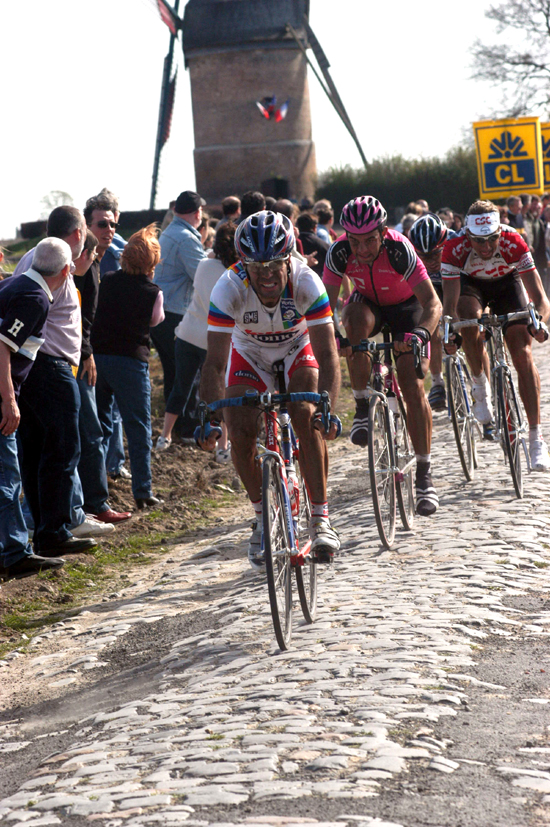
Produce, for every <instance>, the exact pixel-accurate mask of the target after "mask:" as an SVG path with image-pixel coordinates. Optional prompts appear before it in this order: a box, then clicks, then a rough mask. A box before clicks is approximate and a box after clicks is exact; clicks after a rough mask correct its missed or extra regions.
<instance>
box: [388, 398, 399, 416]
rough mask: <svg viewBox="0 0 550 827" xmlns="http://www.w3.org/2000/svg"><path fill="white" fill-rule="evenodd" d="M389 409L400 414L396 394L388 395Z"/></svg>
mask: <svg viewBox="0 0 550 827" xmlns="http://www.w3.org/2000/svg"><path fill="white" fill-rule="evenodd" d="M388 408H389V409H390V411H391V412H392V413H394V414H396V413H399V405H398V404H397V396H396V395H395V394H388Z"/></svg>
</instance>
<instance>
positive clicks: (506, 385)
mask: <svg viewBox="0 0 550 827" xmlns="http://www.w3.org/2000/svg"><path fill="white" fill-rule="evenodd" d="M497 395H498V409H499V419H500V435H501V440H502V447H503V450H504V454H505V456H506V458H507V460H508V466H509V468H510V474H511V475H512V482H513V484H514V491H515V492H516V497H519V498H520V499H521V498H522V497H523V480H522V477H521V451H522V444H521V412H520V408H519V403H518V398H517V396H516V389H515V388H514V385H513V383H512V378H511V376H510V374H509V373H508V372H507V371H506V370H505V369H504V368H499V369H498V373H497Z"/></svg>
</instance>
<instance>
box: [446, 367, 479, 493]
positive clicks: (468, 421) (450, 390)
mask: <svg viewBox="0 0 550 827" xmlns="http://www.w3.org/2000/svg"><path fill="white" fill-rule="evenodd" d="M445 374H446V379H447V394H448V399H449V410H450V413H451V422H452V423H453V431H454V435H455V440H456V447H457V449H458V456H459V459H460V464H461V465H462V470H463V471H464V476H465V477H466V479H467V480H468V482H470V481H471V480H472V479H473V477H474V472H475V444H474V440H475V433H474V424H473V422H472V418H471V416H469V414H468V404H467V402H466V398H465V393H466V390H465V387H464V388H463V386H462V381H461V377H460V369H459V367H458V365H457V363H456V359H454V358H453V357H452V356H448V357H447V359H446V362H445Z"/></svg>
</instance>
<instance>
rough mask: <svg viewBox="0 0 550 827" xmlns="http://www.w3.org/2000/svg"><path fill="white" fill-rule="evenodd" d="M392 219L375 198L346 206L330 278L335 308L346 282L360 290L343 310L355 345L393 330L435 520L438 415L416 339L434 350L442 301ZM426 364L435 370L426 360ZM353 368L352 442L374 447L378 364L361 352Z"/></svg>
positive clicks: (423, 493)
mask: <svg viewBox="0 0 550 827" xmlns="http://www.w3.org/2000/svg"><path fill="white" fill-rule="evenodd" d="M386 222H387V213H386V210H385V209H384V207H383V206H382V204H380V202H379V201H378V200H377V199H376V198H374V197H373V196H371V195H365V196H361V197H359V198H354V199H353V200H352V201H350V202H349V203H348V204H346V206H345V207H344V209H343V210H342V214H341V216H340V224H341V225H342V227H343V229H344V231H345V232H344V234H343V235H342V236H340V238H338V239H337V240H336V241H335V242H334V244H332V245H331V247H330V248H329V251H328V253H327V257H326V261H325V269H324V273H323V281H324V282H325V285H326V287H327V293H328V296H329V299H330V304H331V307H332V308H333V309H334V307H335V305H336V301H337V299H338V293H339V290H340V285H341V282H342V278H343V277H344V276H345V275H347V276H349V278H350V279H351V281H352V283H353V285H354V291H353V293H352V295H351V296H350V298H349V301H348V303H347V304H346V306H345V307H344V309H343V311H342V323H343V325H344V327H345V330H346V334H347V337H348V339H349V341H350V342H351V344H352V345H353V344H358V343H359V342H360V341H361V339H365V338H367V337H369V336H373V335H375V334H376V333H378V332H379V330H380V329H381V327H382V325H383V324H384V323H387V324H388V325H389V327H390V329H391V332H392V335H393V339H394V351H395V355H396V364H397V374H398V377H399V384H400V386H401V391H402V393H403V397H404V399H405V403H406V405H407V415H408V419H407V425H408V429H409V433H410V436H411V441H412V444H413V447H414V449H415V453H416V510H417V513H418V514H421V515H423V516H428V515H430V514H434V513H435V511H436V510H437V506H438V504H439V500H438V497H437V493H436V491H435V488H434V486H433V482H432V477H431V470H430V449H431V438H432V414H431V409H430V406H429V405H428V402H427V399H426V395H425V393H424V383H423V382H422V380H421V379H418V377H417V376H416V373H415V370H414V363H413V358H412V355H411V353H410V351H411V344H410V340H411V338H413V337H414V338H416V341H417V342H418V343H419V344H420V345H421V346H422V347H423V348H424V349H426V348H427V346H428V344H429V342H430V337H431V335H432V333H433V332H434V330H435V328H436V326H437V323H438V321H439V317H440V315H441V303H440V301H439V299H438V298H437V295H436V293H435V290H434V288H433V286H432V283H431V281H430V279H429V277H428V274H427V272H426V268H425V267H424V265H423V264H422V262H421V261H419V259H418V257H417V255H416V253H415V251H414V248H413V246H412V244H411V243H410V242H409V241H408V239H406V238H405V237H404V236H403V235H401V233H398V232H396V231H395V230H389V229H388V228H387V226H386ZM336 335H337V337H338V333H337V332H336ZM405 340H407V341H405ZM346 352H347V353H349V351H346ZM425 352H427V351H426V350H425ZM423 362H424V363H425V365H424V366H425V367H427V362H426V359H424V360H423ZM348 364H349V370H350V378H351V386H352V389H353V395H354V397H355V406H356V408H355V416H354V420H353V424H352V428H351V441H352V442H353V443H354V444H355V445H366V444H367V442H368V400H367V396H368V390H367V383H368V380H369V375H370V359H369V358H368V357H367V354H365V353H354V354H353V355H351V356H350V357H349V362H348Z"/></svg>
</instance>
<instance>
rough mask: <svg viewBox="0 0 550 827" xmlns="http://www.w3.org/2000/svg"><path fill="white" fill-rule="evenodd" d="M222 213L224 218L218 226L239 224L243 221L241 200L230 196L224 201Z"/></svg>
mask: <svg viewBox="0 0 550 827" xmlns="http://www.w3.org/2000/svg"><path fill="white" fill-rule="evenodd" d="M222 213H223V218H221V219H220V221H219V223H218V226H220V225H221V224H226V223H227V222H228V221H232V222H233V223H234V224H238V223H239V221H240V220H241V199H240V198H237V196H236V195H228V196H227V198H224V199H223V201H222Z"/></svg>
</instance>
